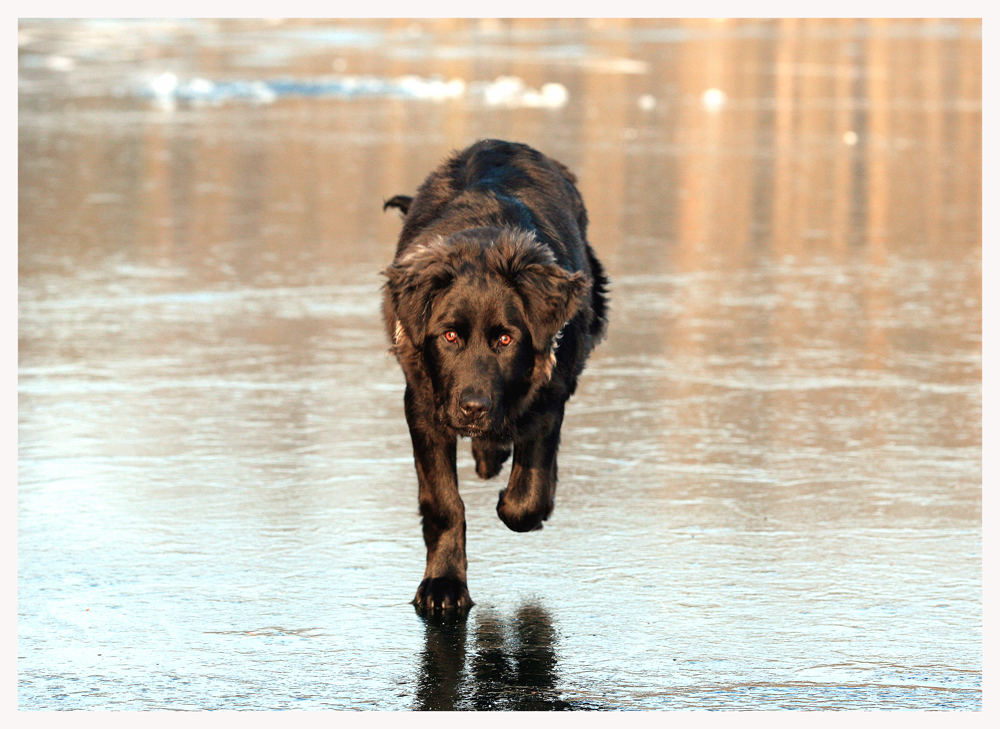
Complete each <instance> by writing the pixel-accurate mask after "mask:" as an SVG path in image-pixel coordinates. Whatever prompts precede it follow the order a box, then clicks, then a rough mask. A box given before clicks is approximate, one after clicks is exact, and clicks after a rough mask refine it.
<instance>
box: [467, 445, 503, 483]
mask: <svg viewBox="0 0 1000 729" xmlns="http://www.w3.org/2000/svg"><path fill="white" fill-rule="evenodd" d="M472 455H473V457H474V458H475V459H476V475H477V476H479V478H482V479H487V478H493V477H494V476H496V475H497V474H498V473H500V469H501V468H503V464H504V463H505V462H506V461H507V459H508V458H510V448H506V447H504V446H497V445H494V444H492V443H483V442H480V441H472Z"/></svg>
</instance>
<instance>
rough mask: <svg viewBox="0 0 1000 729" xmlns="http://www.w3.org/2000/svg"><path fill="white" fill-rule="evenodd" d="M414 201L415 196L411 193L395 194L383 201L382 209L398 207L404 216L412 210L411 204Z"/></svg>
mask: <svg viewBox="0 0 1000 729" xmlns="http://www.w3.org/2000/svg"><path fill="white" fill-rule="evenodd" d="M412 202H413V198H412V197H410V196H409V195H394V196H393V197H390V198H389V199H388V200H386V201H385V202H384V203H382V210H383V211H384V210H388V209H389V208H396V209H397V210H399V212H400V213H402V215H403V217H404V218H405V217H406V214H407V213H408V212H410V204H411V203H412Z"/></svg>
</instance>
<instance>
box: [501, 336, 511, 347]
mask: <svg viewBox="0 0 1000 729" xmlns="http://www.w3.org/2000/svg"><path fill="white" fill-rule="evenodd" d="M513 341H514V340H513V339H511V338H510V335H509V334H501V335H500V346H501V347H506V346H507V345H508V344H510V343H511V342H513Z"/></svg>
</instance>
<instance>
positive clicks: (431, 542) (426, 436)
mask: <svg viewBox="0 0 1000 729" xmlns="http://www.w3.org/2000/svg"><path fill="white" fill-rule="evenodd" d="M419 400H420V398H417V397H414V395H413V390H412V389H411V388H410V387H409V386H407V388H406V397H405V401H404V402H405V409H406V422H407V424H408V425H409V427H410V438H411V439H412V441H413V461H414V465H415V466H416V469H417V482H418V484H419V489H420V491H419V502H420V516H421V520H422V524H423V532H424V544H425V545H426V547H427V566H426V568H425V569H424V577H423V580H421V582H420V586H419V587H418V588H417V594H416V596H415V597H414V598H413V604H414V605H416V606H417V609H418V610H420V611H421V612H434V611H438V610H448V609H460V610H464V609H468V608H470V607H472V599H471V598H470V597H469V590H468V587H467V586H466V579H467V578H466V569H467V567H468V560H467V559H466V556H465V504H463V503H462V497H461V496H459V495H458V477H457V475H456V469H455V436H454V435H448V434H445V433H442V432H441V431H440V430H439V429H437V428H436V427H434V424H433V422H432V419H431V418H430V416H429V413H427V412H424V411H423V410H422V408H421V407H420V405H419V404H418V401H419ZM424 402H426V400H425V401H424Z"/></svg>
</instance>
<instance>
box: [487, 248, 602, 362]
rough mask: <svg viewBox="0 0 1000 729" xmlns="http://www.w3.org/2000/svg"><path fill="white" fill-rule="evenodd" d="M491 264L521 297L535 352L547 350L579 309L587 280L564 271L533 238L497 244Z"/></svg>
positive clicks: (588, 289) (585, 291)
mask: <svg viewBox="0 0 1000 729" xmlns="http://www.w3.org/2000/svg"><path fill="white" fill-rule="evenodd" d="M495 255H496V257H495V258H494V260H493V261H491V264H492V265H493V266H494V267H495V268H496V269H497V270H498V271H499V272H500V273H501V274H502V275H503V276H504V277H505V278H506V279H507V280H508V281H510V282H511V284H512V286H513V288H514V290H515V291H516V292H518V294H520V296H521V300H522V301H523V302H524V307H525V309H526V312H525V313H526V314H527V322H526V323H527V325H528V330H529V331H530V332H531V339H532V341H533V343H534V348H535V351H536V352H537V353H547V352H549V351H551V348H552V344H553V338H554V337H555V336H556V335H557V334H558V333H559V331H560V330H561V329H562V327H563V325H564V324H566V322H568V321H569V320H570V319H572V318H573V316H574V315H575V314H576V312H577V311H578V310H579V309H580V306H581V304H582V303H583V301H584V298H585V297H586V295H587V292H589V291H590V286H591V284H590V280H589V279H588V278H587V277H586V276H585V275H584V274H583V273H581V272H579V271H576V272H572V271H567V270H566V269H565V268H563V267H562V266H560V265H559V264H557V263H556V262H555V258H554V257H553V256H552V252H551V251H550V250H549V249H548V248H546V247H544V246H542V245H541V244H539V243H538V242H537V241H535V240H534V238H533V237H527V236H523V235H522V236H519V237H517V238H515V239H508V240H505V241H504V240H501V241H498V245H497V248H496V254H495Z"/></svg>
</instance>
